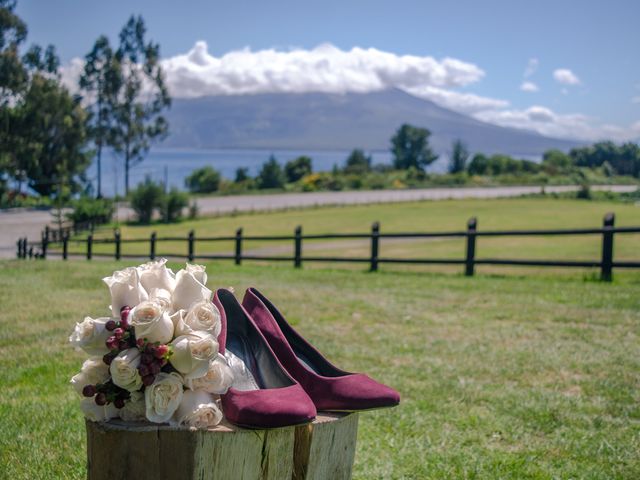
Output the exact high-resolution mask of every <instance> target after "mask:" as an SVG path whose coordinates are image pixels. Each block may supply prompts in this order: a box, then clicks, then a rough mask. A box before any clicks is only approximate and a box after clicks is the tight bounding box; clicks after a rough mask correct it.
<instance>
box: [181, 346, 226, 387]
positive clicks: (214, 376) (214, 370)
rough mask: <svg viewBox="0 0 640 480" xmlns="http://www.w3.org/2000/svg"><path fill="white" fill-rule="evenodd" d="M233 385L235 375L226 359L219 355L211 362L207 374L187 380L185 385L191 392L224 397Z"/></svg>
mask: <svg viewBox="0 0 640 480" xmlns="http://www.w3.org/2000/svg"><path fill="white" fill-rule="evenodd" d="M232 383H233V373H232V372H231V369H230V368H229V365H227V361H226V360H225V358H224V357H223V356H222V355H220V354H218V356H217V357H216V358H214V359H213V360H211V361H210V362H209V369H208V370H207V373H205V374H204V376H202V377H198V378H185V380H184V385H185V386H186V387H187V388H189V389H191V390H204V391H205V392H208V393H215V394H217V395H222V394H224V393H227V390H228V389H229V387H230V386H231V384H232Z"/></svg>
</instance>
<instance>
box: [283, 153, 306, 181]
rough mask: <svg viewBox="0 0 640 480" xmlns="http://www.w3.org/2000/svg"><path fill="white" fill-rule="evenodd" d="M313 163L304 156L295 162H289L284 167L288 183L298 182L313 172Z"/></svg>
mask: <svg viewBox="0 0 640 480" xmlns="http://www.w3.org/2000/svg"><path fill="white" fill-rule="evenodd" d="M312 165H313V163H312V160H311V158H310V157H307V156H305V155H302V156H300V157H298V158H296V159H295V160H289V161H288V162H287V163H286V164H285V165H284V173H285V175H286V177H287V181H288V182H292V183H293V182H297V181H298V180H300V179H301V178H302V177H304V176H305V175H309V174H310V173H311V172H312V171H313V166H312Z"/></svg>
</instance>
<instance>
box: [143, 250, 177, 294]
mask: <svg viewBox="0 0 640 480" xmlns="http://www.w3.org/2000/svg"><path fill="white" fill-rule="evenodd" d="M166 263H167V259H166V258H161V259H160V260H156V261H155V262H147V263H143V264H142V265H140V266H139V267H138V268H137V270H138V275H139V276H140V283H141V284H142V286H143V287H144V289H145V290H146V291H147V293H149V294H151V292H152V291H153V290H164V291H167V292H172V291H173V289H174V288H175V286H176V278H175V277H176V276H175V274H174V273H173V272H172V271H171V270H170V269H169V268H167V266H166Z"/></svg>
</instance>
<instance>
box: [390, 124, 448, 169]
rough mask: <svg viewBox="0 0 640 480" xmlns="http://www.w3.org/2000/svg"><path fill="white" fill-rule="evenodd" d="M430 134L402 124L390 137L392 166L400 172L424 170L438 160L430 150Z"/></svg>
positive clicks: (423, 129) (422, 129)
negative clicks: (414, 169) (409, 169)
mask: <svg viewBox="0 0 640 480" xmlns="http://www.w3.org/2000/svg"><path fill="white" fill-rule="evenodd" d="M430 136H431V132H430V131H429V130H427V129H426V128H419V127H414V126H412V125H408V124H406V123H405V124H403V125H402V126H401V127H400V128H399V129H398V131H397V132H396V133H395V135H394V136H393V137H391V153H393V157H394V158H393V165H394V167H395V168H397V169H400V170H406V169H408V168H412V167H413V168H416V169H418V170H424V168H425V167H426V166H428V165H430V164H431V163H433V162H435V161H436V160H437V159H438V156H437V155H436V154H435V153H434V152H433V150H431V147H430V145H429V137H430Z"/></svg>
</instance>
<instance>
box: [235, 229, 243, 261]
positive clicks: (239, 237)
mask: <svg viewBox="0 0 640 480" xmlns="http://www.w3.org/2000/svg"><path fill="white" fill-rule="evenodd" d="M235 263H236V265H240V264H241V263H242V228H239V229H237V230H236V253H235Z"/></svg>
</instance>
